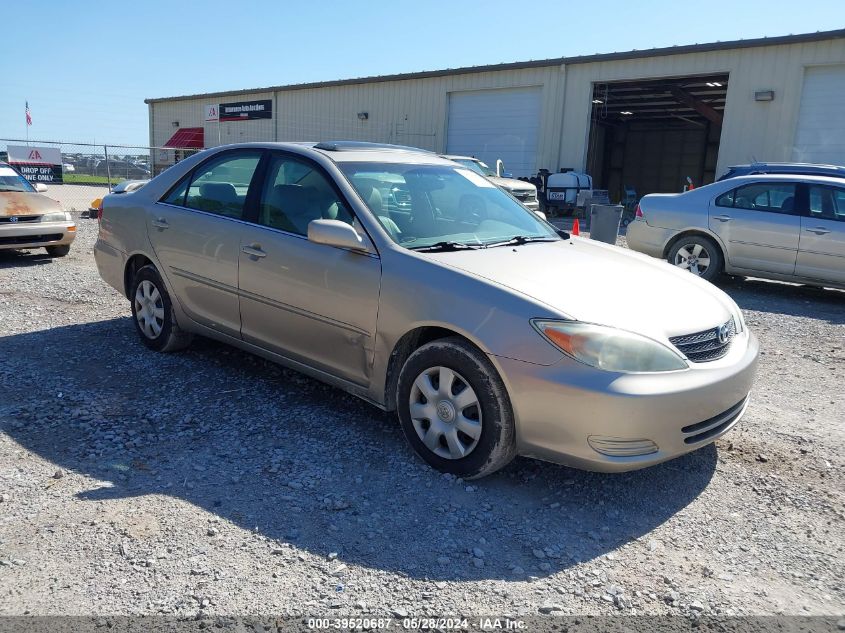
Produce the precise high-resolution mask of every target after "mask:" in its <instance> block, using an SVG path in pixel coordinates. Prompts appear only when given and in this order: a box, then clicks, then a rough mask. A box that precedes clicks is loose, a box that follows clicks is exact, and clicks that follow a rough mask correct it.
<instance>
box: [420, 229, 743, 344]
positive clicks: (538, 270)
mask: <svg viewBox="0 0 845 633" xmlns="http://www.w3.org/2000/svg"><path fill="white" fill-rule="evenodd" d="M429 255H430V256H431V257H433V258H435V259H437V260H438V261H440V262H442V263H444V264H447V265H449V266H452V267H455V268H459V269H461V270H463V271H465V272H468V273H471V274H473V275H477V276H479V277H483V278H485V279H488V280H490V281H493V282H496V283H499V284H502V285H504V286H507V287H508V288H510V289H512V290H515V291H517V292H520V293H522V294H524V295H527V296H528V297H531V298H532V299H534V300H536V301H539V302H542V303H544V304H546V305H547V306H549V307H550V308H552V310H553V311H554V312H558V313H560V314H562V315H565V316H566V317H567V318H571V319H577V320H579V321H585V322H588V323H597V324H601V325H609V326H613V327H617V328H621V329H624V330H628V331H631V332H637V333H640V334H644V335H646V336H650V337H652V338H655V339H665V338H668V337H670V336H677V335H681V334H691V333H694V332H700V331H703V330H707V329H710V328H712V327H715V326H717V325H720V324H722V323H724V322H725V321H727V320H728V319H730V318H731V316H732V314H733V313H734V312H736V313H739V309H738V308H736V305H735V304H734V302H733V301H732V300H731V299H730V297H728V296H727V295H726V294H725V293H723V292H722V291H721V290H719V289H718V288H716V287H715V286H714V285H712V284H710V283H709V282H706V281H704V280H702V279H699V278H698V277H695V276H693V275H692V274H691V273H689V272H687V271H684V270H681V269H678V268H675V267H674V266H671V265H669V264H668V263H666V262H663V261H661V260H657V259H653V258H651V257H647V256H645V255H641V254H639V253H633V252H632V251H629V250H627V249H623V248H619V247H616V246H609V245H606V244H602V243H600V242H593V241H590V240H588V239H584V238H578V237H573V238H571V239H570V240H562V241H559V242H535V243H533V244H526V245H523V246H515V247H514V246H499V247H496V248H489V249H479V250H471V251H456V252H447V253H431V254H429ZM536 316H538V317H543V316H547V315H544V314H537V315H536Z"/></svg>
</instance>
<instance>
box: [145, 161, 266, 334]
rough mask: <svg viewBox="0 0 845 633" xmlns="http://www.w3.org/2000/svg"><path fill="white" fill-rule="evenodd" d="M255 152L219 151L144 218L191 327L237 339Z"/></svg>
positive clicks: (154, 248)
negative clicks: (242, 251) (241, 259)
mask: <svg viewBox="0 0 845 633" xmlns="http://www.w3.org/2000/svg"><path fill="white" fill-rule="evenodd" d="M260 158H261V152H260V151H259V152H256V151H254V150H253V151H234V152H224V153H222V154H220V155H218V156H217V157H215V158H213V159H211V160H210V161H207V162H205V163H203V164H201V165H200V166H199V167H197V168H196V169H195V170H194V171H193V172H192V173H190V174H189V175H188V176H186V177H185V178H184V179H183V180H182V182H180V183H179V185H177V186H176V188H175V189H173V190H171V192H170V193H169V194H168V195H167V196H165V197H164V198H163V199H162V200H161V201H159V202H158V203H156V205H155V207H154V208H153V210H152V212H151V213H148V214H147V232H148V234H149V236H150V242H151V243H152V246H153V250H154V251H155V254H156V256H157V257H158V259H159V261H160V262H161V264H162V266H163V268H164V270H163V271H162V273H163V274H164V276H165V277H166V278H167V280H168V282H169V283H170V286H171V287H172V288H173V290H174V294H175V297H173V299H174V300H176V301H178V302H179V305H180V306H181V307H182V309H183V310H184V311H185V313H186V314H187V315H188V316H189V317H190V318H191V319H193V320H195V321H196V322H197V323H201V324H202V325H206V326H209V327H212V328H214V329H215V330H219V331H221V332H224V333H226V334H230V335H232V336H240V329H241V318H240V306H239V302H238V254H239V252H240V245H241V243H240V239H241V236H240V230H241V228H242V227H244V226H246V225H245V224H244V223H243V217H244V214H245V208H246V200H247V195H248V192H249V189H250V183H251V181H252V179H253V176H254V174H255V172H256V168H257V166H258V162H259V160H260Z"/></svg>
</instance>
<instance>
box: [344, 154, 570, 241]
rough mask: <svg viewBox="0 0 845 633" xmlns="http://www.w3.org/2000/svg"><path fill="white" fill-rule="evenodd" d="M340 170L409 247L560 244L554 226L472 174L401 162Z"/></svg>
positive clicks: (353, 165) (394, 235) (389, 229)
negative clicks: (520, 242) (529, 242)
mask: <svg viewBox="0 0 845 633" xmlns="http://www.w3.org/2000/svg"><path fill="white" fill-rule="evenodd" d="M339 166H340V168H341V170H342V171H343V172H344V174H345V175H346V177H347V178H348V179H349V181H350V182H351V183H352V186H353V187H354V188H355V189H356V190H357V191H358V193H359V194H360V196H361V198H362V199H363V200H364V202H365V203H366V204H367V206H368V207H369V209H370V211H371V212H372V213H373V215H374V216H375V217H376V218H377V219H378V221H379V222H380V223H381V225H382V226H383V227H384V229H385V230H386V231H387V233H388V234H390V236H391V237H392V238H393V239H394V241H396V242H397V243H398V244H400V245H401V246H404V247H406V248H410V249H417V248H426V247H430V246H433V245H435V244H438V243H441V242H446V243H450V244H451V245H452V246H454V245H456V244H457V245H461V246H465V247H467V246H477V247H483V246H489V245H492V244H495V243H497V242H503V241H507V240H512V239H514V238H520V239H523V238H524V239H527V240H544V241H545V240H549V241H552V240H555V241H556V240H558V239H560V238H559V237H558V235H557V233H556V232H555V231H554V229H553V228H552V227H551V226H549V225H548V224H546V223H545V222H542V221H541V220H540V219H539V218H537V217H536V216H535V215H534V214H533V213H532V212H531V211H529V210H527V209H526V208H525V207H523V206H522V205H521V204H519V203H518V202H516V201H515V200H514V199H513V198H511V197H510V196H509V195H508V194H506V193H505V192H503V191H502V190H501V189H499V188H498V187H496V186H495V185H494V184H493V183H491V182H490V181H489V180H487V179H486V178H484V177H482V176H481V175H480V174H478V173H476V172H474V171H470V170H469V169H464V168H461V167H450V166H446V165H417V164H402V163H358V162H348V163H340V165H339Z"/></svg>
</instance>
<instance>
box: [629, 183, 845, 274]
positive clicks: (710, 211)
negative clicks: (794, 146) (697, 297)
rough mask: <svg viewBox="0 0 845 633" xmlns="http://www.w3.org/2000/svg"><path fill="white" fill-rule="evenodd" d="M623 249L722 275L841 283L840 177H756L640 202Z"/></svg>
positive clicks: (843, 199)
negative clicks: (626, 243) (629, 248)
mask: <svg viewBox="0 0 845 633" xmlns="http://www.w3.org/2000/svg"><path fill="white" fill-rule="evenodd" d="M627 239H628V246H629V247H631V248H632V249H634V250H636V251H640V252H642V253H647V254H649V255H652V256H654V257H659V258H661V259H666V260H668V261H669V263H670V264H674V265H675V266H678V267H680V268H682V269H685V270H688V271H690V272H692V273H694V274H696V275H698V276H700V277H703V278H704V279H707V280H713V279H715V278H716V276H717V275H719V274H720V273H722V272H726V273H729V274H733V275H745V276H753V277H765V278H769V279H780V280H785V281H798V282H802V283H807V284H812V285H817V286H831V287H837V288H845V179H842V178H831V177H826V176H797V175H792V176H790V175H786V174H778V175H756V176H743V177H739V178H730V179H728V180H723V181H721V182H717V183H714V184H712V185H707V186H706V187H701V188H699V189H695V190H693V191H689V192H687V193H683V194H652V195H648V196H645V197H644V198H643V199H642V200H640V205H639V207H638V209H637V217H636V220H635V221H634V222H632V223H631V224H630V225H629V226H628V236H627Z"/></svg>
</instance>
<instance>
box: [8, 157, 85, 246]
mask: <svg viewBox="0 0 845 633" xmlns="http://www.w3.org/2000/svg"><path fill="white" fill-rule="evenodd" d="M46 190H47V188H46V187H45V186H44V185H42V184H37V185H35V186H33V185H31V184H30V183H29V181H28V180H27V179H26V178H24V177H23V176H22V175H21V174H20V173H18V171H17V170H16V169H15V168H14V167H12V166H11V165H7V164H6V163H3V162H0V250H4V249H32V248H45V249H47V254H49V255H51V256H52V257H64V256H65V255H67V254H68V253H69V252H70V245H71V242H73V240H74V238H75V237H76V222H74V220H73V218H72V217H71V215H70V213H67V212H66V211H65V210H64V209H63V208H62V205H61V204H59V203H58V202H56V201H55V200H52V199H51V198H48V197H47V196H45V195H43V192H44V191H46Z"/></svg>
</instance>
